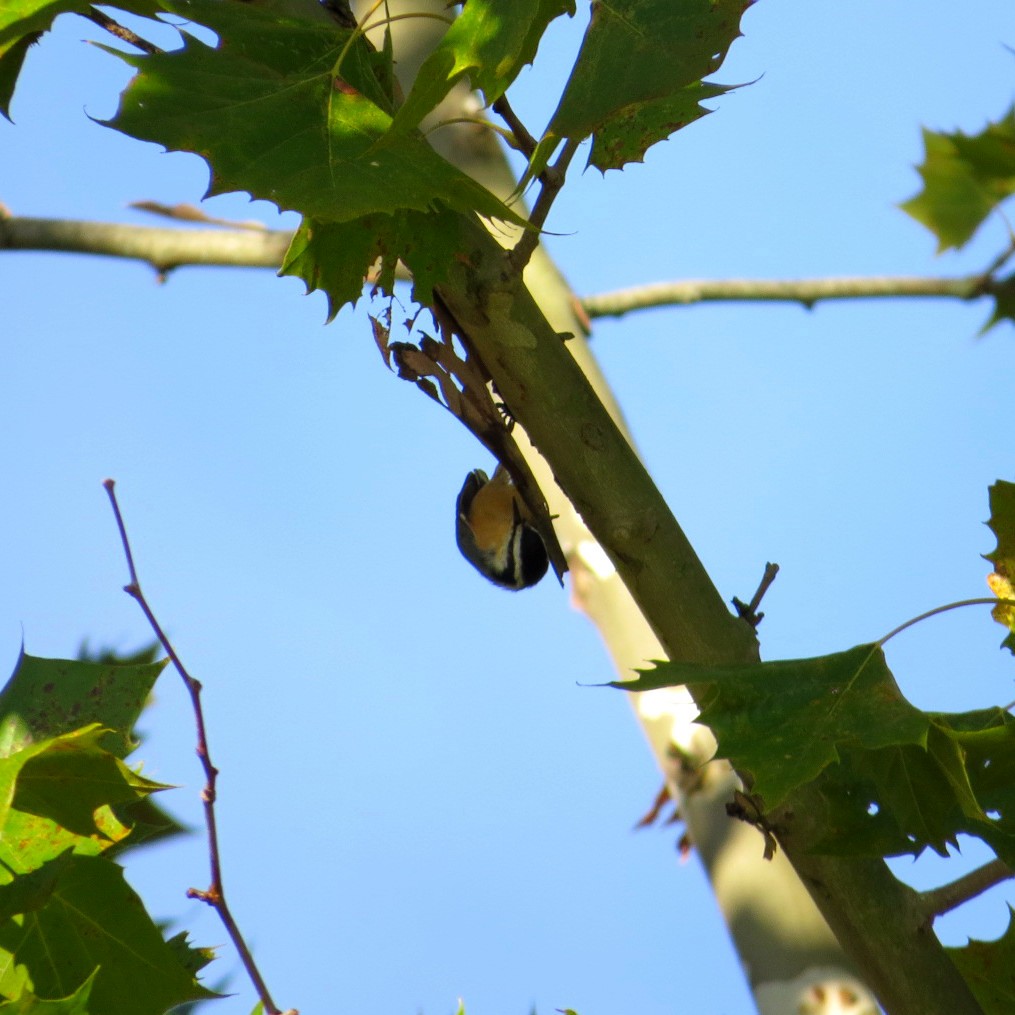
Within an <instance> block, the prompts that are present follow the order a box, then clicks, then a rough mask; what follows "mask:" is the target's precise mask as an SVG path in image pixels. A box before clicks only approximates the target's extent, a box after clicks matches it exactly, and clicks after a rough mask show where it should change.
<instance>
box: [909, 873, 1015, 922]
mask: <svg viewBox="0 0 1015 1015" xmlns="http://www.w3.org/2000/svg"><path fill="white" fill-rule="evenodd" d="M1012 877H1015V871H1013V870H1012V869H1011V867H1009V866H1008V864H1006V863H1005V862H1004V861H1003V860H997V859H995V860H991V861H990V862H989V863H985V864H984V865H983V866H982V867H977V868H976V870H974V871H970V872H969V873H968V874H964V875H963V876H962V877H960V878H956V879H955V880H954V881H951V882H949V883H948V884H947V885H942V886H941V887H940V888H932V889H931V890H930V891H926V892H921V893H920V902H921V904H922V905H923V908H924V911H925V912H926V914H927V922H928V923H933V921H934V920H935V918H937V917H939V916H942V915H943V914H944V913H948V912H950V911H951V910H953V909H957V908H958V907H959V906H961V905H962V904H963V903H964V902H968V901H969V900H970V899H975V898H976V896H977V895H982V894H983V893H984V892H985V891H987V889H988V888H993V887H994V885H999V884H1000V883H1001V882H1002V881H1007V880H1008V879H1009V878H1012Z"/></svg>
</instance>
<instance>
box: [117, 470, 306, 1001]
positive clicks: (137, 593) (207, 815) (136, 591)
mask: <svg viewBox="0 0 1015 1015" xmlns="http://www.w3.org/2000/svg"><path fill="white" fill-rule="evenodd" d="M102 485H103V486H104V487H105V490H106V493H107V494H108V495H109V503H110V504H111V505H112V508H113V515H114V517H115V518H116V527H117V529H118V530H119V532H120V542H121V543H122V544H123V553H124V556H125V557H126V558H127V569H128V571H129V572H130V584H129V585H126V586H124V592H126V593H127V595H129V596H130V597H131V598H132V599H133V600H134V601H135V602H136V603H137V604H138V606H140V607H141V611H142V612H143V613H144V615H145V618H146V619H147V621H148V623H149V625H150V626H151V629H152V630H153V631H154V632H155V637H156V638H158V640H159V643H160V644H161V645H162V648H163V649H164V650H165V653H166V655H167V656H169V658H170V660H171V661H172V663H173V666H174V667H175V668H176V672H177V673H179V674H180V677H181V678H182V679H183V683H184V686H185V687H186V688H187V693H188V694H189V695H190V702H191V706H192V708H193V710H194V721H195V724H196V726H197V756H198V758H199V759H200V760H201V767H202V769H203V770H204V776H205V785H204V789H203V790H202V791H201V802H202V804H203V805H204V819H205V827H206V829H207V833H208V857H209V866H210V868H211V882H210V884H209V886H208V888H206V889H198V888H189V889H188V890H187V897H188V898H190V899H200V900H201V901H202V902H206V903H208V905H209V906H211V907H212V908H214V910H215V911H216V912H217V913H218V915H219V919H220V920H221V921H222V924H223V925H224V927H225V928H226V932H227V933H228V935H229V938H230V940H231V941H232V942H233V945H234V947H235V948H236V951H237V952H238V953H239V956H240V960H241V961H242V963H243V967H244V969H245V970H246V972H247V976H248V977H250V981H251V983H253V985H254V989H255V990H256V991H257V996H258V997H259V998H260V999H261V1004H262V1005H263V1006H264V1010H265V1011H266V1012H267V1013H268V1015H282V1013H281V1012H280V1010H279V1008H278V1006H277V1005H276V1004H275V1002H274V1001H273V1000H272V997H271V994H270V993H269V992H268V987H267V985H266V984H265V982H264V978H263V977H262V976H261V972H260V970H259V969H258V968H257V964H256V963H255V961H254V956H253V955H252V954H251V951H250V949H249V948H248V947H247V943H246V941H245V940H244V938H243V934H242V933H241V931H240V928H239V925H238V924H237V923H236V920H235V918H234V917H233V914H232V912H231V910H230V909H229V906H228V904H227V903H226V897H225V891H224V889H223V887H222V857H221V853H220V850H219V840H218V824H217V820H216V815H215V783H216V780H217V779H218V774H219V772H218V769H217V768H216V767H215V766H214V765H213V764H212V761H211V753H210V751H209V749H208V731H207V727H206V726H205V720H204V709H203V708H202V707H201V683H200V681H198V680H195V679H194V677H192V676H191V675H190V674H189V673H188V672H187V669H186V667H185V666H184V665H183V663H182V662H181V661H180V657H179V656H178V655H177V654H176V649H174V648H173V645H172V643H171V642H170V641H169V638H168V637H167V636H166V633H165V631H163V629H162V625H161V624H159V622H158V620H157V619H156V617H155V614H154V613H153V612H152V608H151V606H150V605H149V604H148V600H147V599H146V598H145V595H144V593H143V592H142V591H141V583H140V581H139V580H138V576H137V568H136V567H135V564H134V554H133V552H132V551H131V548H130V540H129V539H128V538H127V527H126V525H125V524H124V521H123V514H122V513H121V512H120V505H119V503H118V502H117V499H116V492H115V483H114V482H113V480H111V479H107V480H106V481H105V482H104V483H103V484H102ZM286 1015H295V1013H294V1012H287V1013H286Z"/></svg>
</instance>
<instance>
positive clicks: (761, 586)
mask: <svg viewBox="0 0 1015 1015" xmlns="http://www.w3.org/2000/svg"><path fill="white" fill-rule="evenodd" d="M778 573H779V565H778V564H771V563H768V564H766V565H765V573H764V574H763V575H762V576H761V581H760V582H759V583H758V590H757V591H756V592H755V593H754V595H753V596H752V597H751V601H750V602H749V603H744V602H743V601H742V600H740V599H738V598H737V597H736V596H734V597H733V600H732V602H733V608H734V609H735V610H736V611H737V616H738V617H740V618H741V620H746V621H747V623H748V624H750V625H751V627H753V628H757V626H758V624H760V623H761V622H762V620H764V619H765V615H764V614H763V613H759V612H758V607H759V606H760V605H761V600H762V599H764V598H765V593H766V592H767V591H768V587H769V586H770V585H771V584H772V582H774V581H775V576H776V575H777V574H778Z"/></svg>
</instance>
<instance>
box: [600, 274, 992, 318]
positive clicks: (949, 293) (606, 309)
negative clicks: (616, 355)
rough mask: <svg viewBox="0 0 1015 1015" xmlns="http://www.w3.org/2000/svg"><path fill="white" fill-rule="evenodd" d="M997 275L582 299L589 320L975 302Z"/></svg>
mask: <svg viewBox="0 0 1015 1015" xmlns="http://www.w3.org/2000/svg"><path fill="white" fill-rule="evenodd" d="M999 284H1000V283H999V282H998V281H997V280H995V279H994V278H993V277H991V276H989V275H988V276H986V277H985V276H983V275H966V276H959V277H957V278H927V277H919V276H906V275H902V276H891V275H885V276H874V277H865V276H843V277H840V278H809V279H790V280H785V281H783V280H780V279H746V278H744V279H686V280H684V281H681V282H656V283H653V284H651V285H643V286H634V287H632V288H630V289H618V290H616V291H615V292H608V293H600V294H599V295H596V296H586V297H584V298H583V299H582V305H583V306H584V307H585V311H586V313H588V315H589V317H622V316H623V315H624V314H628V313H630V312H631V311H633V310H649V309H652V308H653V307H670V306H686V305H687V304H690V303H715V302H733V301H749V302H788V303H801V304H803V305H804V306H805V307H807V308H810V307H813V306H814V304H815V303H817V302H819V301H820V300H848V299H853V300H855V299H885V298H897V297H900V296H920V297H928V296H946V297H951V298H952V299H960V300H971V299H976V298H977V297H978V296H988V295H990V294H991V293H993V292H994V290H995V289H996V288H997V287H998V286H999Z"/></svg>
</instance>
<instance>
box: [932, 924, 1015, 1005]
mask: <svg viewBox="0 0 1015 1015" xmlns="http://www.w3.org/2000/svg"><path fill="white" fill-rule="evenodd" d="M946 951H947V952H948V954H949V956H950V957H951V960H952V962H954V963H955V966H956V967H957V969H958V971H959V972H960V973H961V974H962V978H963V979H964V980H965V981H966V983H967V984H969V989H970V990H971V991H972V992H973V996H974V997H975V998H976V1001H977V1003H978V1004H979V1005H980V1007H981V1008H982V1009H983V1012H984V1015H1009V1013H1010V1012H1012V1011H1015V911H1013V910H1012V908H1011V906H1009V907H1008V929H1007V930H1006V931H1005V932H1004V934H1003V935H1002V936H1001V937H1000V938H999V939H998V940H997V941H975V940H973V939H972V938H970V940H969V944H967V945H966V946H965V947H964V948H948V949H946Z"/></svg>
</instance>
